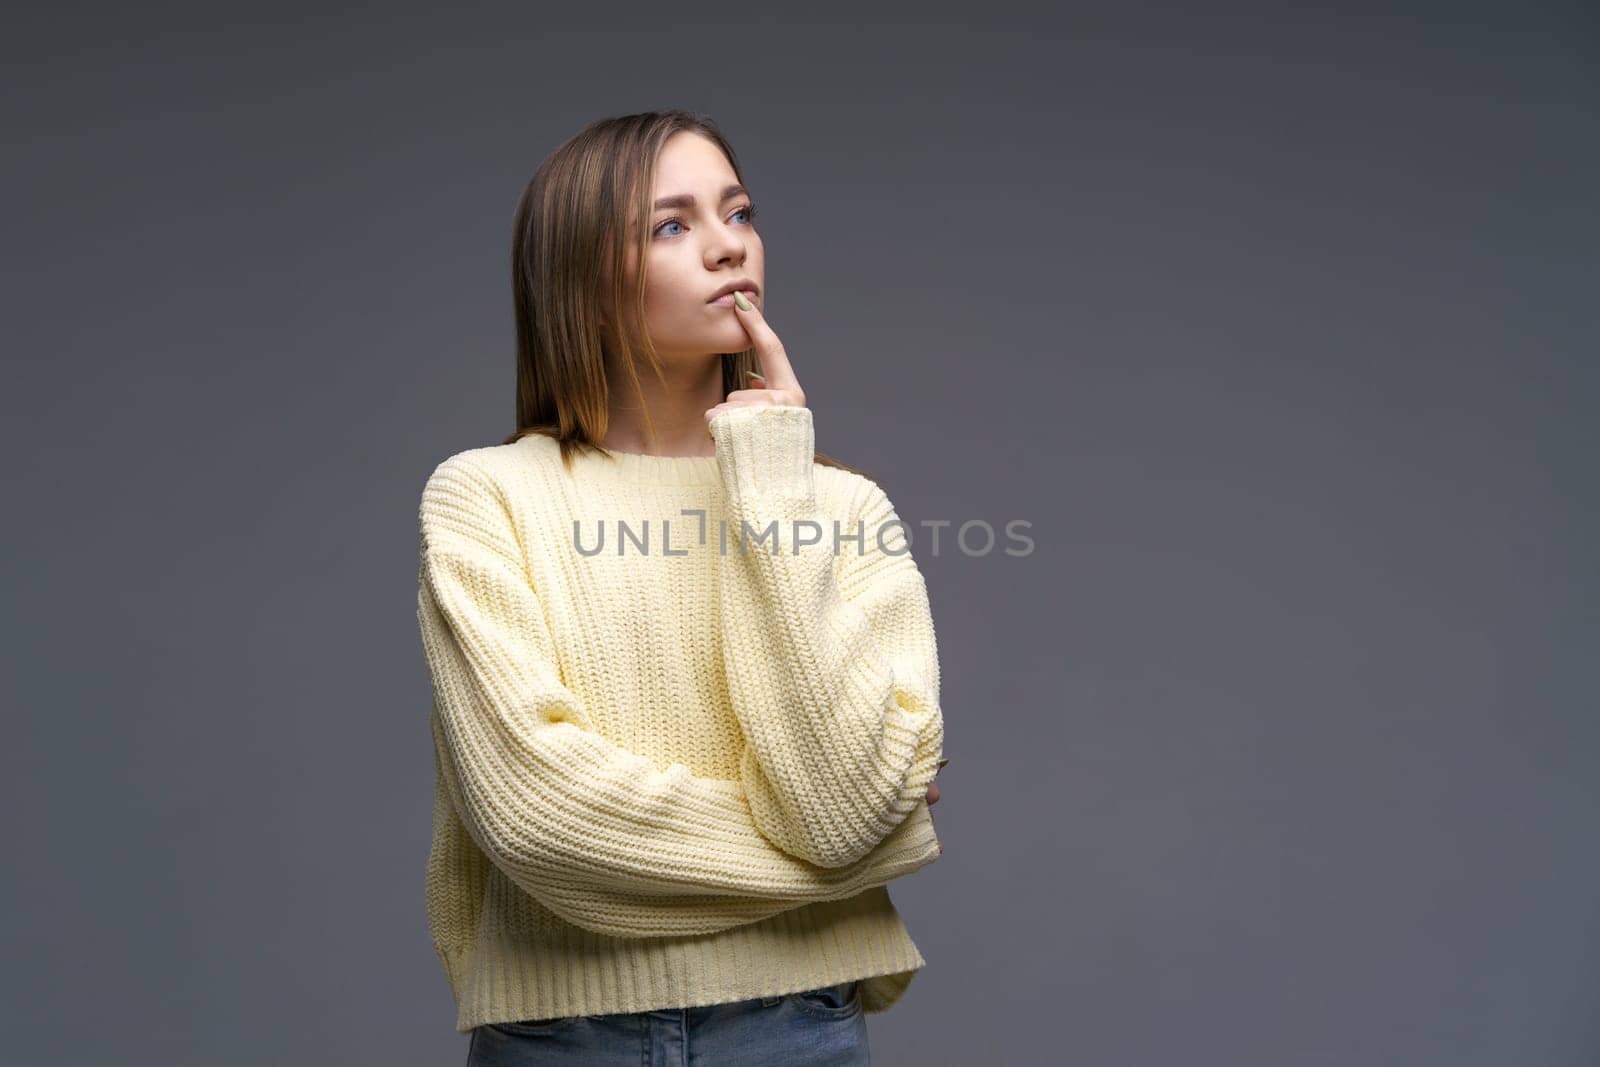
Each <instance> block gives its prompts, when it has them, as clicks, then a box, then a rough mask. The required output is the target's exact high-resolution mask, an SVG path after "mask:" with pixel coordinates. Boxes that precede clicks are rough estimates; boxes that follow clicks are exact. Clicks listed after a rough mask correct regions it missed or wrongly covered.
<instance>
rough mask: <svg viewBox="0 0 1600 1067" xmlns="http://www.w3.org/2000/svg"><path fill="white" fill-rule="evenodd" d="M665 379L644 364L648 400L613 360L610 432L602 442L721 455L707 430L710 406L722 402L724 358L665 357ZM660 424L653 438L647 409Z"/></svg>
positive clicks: (656, 452) (618, 447) (619, 448)
mask: <svg viewBox="0 0 1600 1067" xmlns="http://www.w3.org/2000/svg"><path fill="white" fill-rule="evenodd" d="M661 371H662V380H657V378H656V376H655V375H654V373H652V372H650V371H649V370H647V369H643V368H641V369H640V371H639V389H640V390H641V391H642V392H643V394H644V399H643V403H640V400H639V398H638V397H637V396H635V395H634V394H633V382H632V381H631V380H630V378H629V376H628V374H627V372H626V370H625V369H624V368H622V367H620V366H618V365H616V364H614V363H612V362H610V361H608V362H607V366H606V373H607V377H608V379H609V381H610V382H611V383H612V388H611V401H610V403H609V404H608V405H607V408H606V422H607V425H606V434H605V439H604V440H602V441H601V442H600V443H601V444H602V445H604V446H605V447H606V448H608V449H611V450H612V451H616V452H631V453H638V454H641V455H653V456H715V455H716V445H715V442H713V441H712V439H711V434H710V433H709V432H708V431H707V429H706V409H707V408H710V407H713V406H715V405H717V404H720V403H722V401H723V399H724V394H723V391H722V357H721V356H720V355H715V354H713V355H710V356H701V357H697V358H695V359H692V360H690V359H663V360H662V367H661ZM646 409H648V410H649V412H650V416H651V421H652V422H653V423H654V425H655V431H656V433H655V438H654V440H653V441H652V440H651V438H650V435H649V429H648V427H647V426H646V423H645V418H644V413H645V410H646Z"/></svg>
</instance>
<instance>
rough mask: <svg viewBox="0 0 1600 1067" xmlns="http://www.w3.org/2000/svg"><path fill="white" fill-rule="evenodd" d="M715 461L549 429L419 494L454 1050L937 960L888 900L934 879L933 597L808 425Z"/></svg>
mask: <svg viewBox="0 0 1600 1067" xmlns="http://www.w3.org/2000/svg"><path fill="white" fill-rule="evenodd" d="M711 430H712V435H713V437H714V438H715V445H716V454H715V455H714V456H649V455H644V454H639V453H624V452H618V453H613V455H611V456H605V455H601V454H597V453H591V454H587V455H582V456H578V457H576V458H575V460H574V464H573V467H572V468H571V469H570V470H569V469H568V468H566V467H565V466H564V465H563V464H562V462H561V457H560V452H559V449H558V447H557V445H556V442H555V441H553V440H551V439H550V438H547V437H544V436H540V435H534V436H529V437H525V438H523V439H521V440H519V441H517V442H515V443H513V444H509V445H495V446H490V447H485V448H475V449H469V450H467V451H464V452H460V453H457V454H456V455H453V456H451V457H449V458H448V459H446V460H445V461H444V462H442V463H440V464H439V465H438V466H437V467H436V468H435V469H434V471H433V473H432V474H431V475H430V476H429V478H428V480H427V483H426V485H425V486H424V488H423V492H422V502H421V507H420V514H419V518H420V523H421V566H420V569H419V574H418V579H419V580H418V594H417V620H418V623H419V624H420V627H421V636H422V645H423V650H424V653H425V655H426V659H427V664H428V669H429V673H430V676H431V679H432V685H433V693H434V700H433V710H432V714H431V715H430V723H431V727H432V733H433V752H434V769H435V800H434V811H433V839H432V845H431V847H430V850H429V853H428V863H427V879H426V881H427V916H428V926H429V932H430V934H431V936H432V939H433V943H434V947H435V950H436V951H437V952H438V955H439V959H440V961H441V963H442V964H443V966H444V971H445V975H446V977H447V979H448V981H449V984H450V988H451V992H452V994H453V996H454V997H455V1002H456V1008H457V1019H456V1029H457V1030H460V1031H462V1032H466V1031H469V1030H471V1029H472V1028H473V1027H474V1026H478V1025H480V1024H482V1023H490V1022H513V1021H521V1020H535V1019H547V1018H553V1017H557V1016H567V1015H599V1014H606V1013H612V1012H634V1011H647V1010H653V1009H659V1008H678V1007H694V1006H699V1005H704V1004H715V1003H722V1002H726V1001H734V1000H745V999H750V998H754V997H762V996H776V995H780V994H785V993H791V992H796V991H799V990H803V989H814V988H818V987H820V986H825V985H833V984H835V983H839V982H845V981H851V980H856V979H860V980H861V982H862V987H861V989H862V999H863V1005H864V1007H865V1009H866V1010H867V1011H868V1012H881V1011H884V1010H887V1009H888V1008H889V1007H890V1006H891V1005H892V1004H894V1003H895V1002H896V1001H897V1000H899V998H900V997H901V996H902V995H903V994H904V992H905V990H906V988H907V986H908V985H909V984H910V982H911V979H912V977H913V975H914V974H915V972H916V971H917V970H918V969H919V968H920V967H922V966H923V965H924V963H925V961H924V959H923V957H922V955H921V953H920V952H919V951H918V950H917V946H916V945H915V944H914V943H913V942H912V940H911V937H910V935H909V934H908V933H907V931H906V928H905V926H904V924H903V923H902V922H901V919H900V916H899V915H898V913H897V912H896V910H895V908H894V905H893V903H892V902H891V901H890V899H889V894H888V890H887V889H886V888H885V887H886V885H887V883H888V882H890V881H891V880H893V879H895V878H899V877H902V876H904V875H907V874H910V873H912V872H913V871H916V870H918V869H920V868H922V867H924V866H926V865H928V864H929V863H932V862H933V861H934V860H935V859H937V857H938V854H939V842H938V840H937V838H936V837H935V835H934V829H933V822H932V818H931V816H930V814H929V811H928V805H927V801H926V796H925V795H926V793H927V790H928V785H929V784H930V783H931V782H932V780H933V776H934V774H935V772H936V770H937V761H938V759H939V757H940V755H941V753H942V749H943V744H944V720H943V717H942V715H941V713H940V709H939V661H938V652H937V648H936V646H935V640H934V631H933V622H932V617H931V613H930V610H929V602H928V596H927V590H926V586H925V584H924V581H923V578H922V575H921V573H920V571H919V570H918V568H917V565H916V563H915V562H914V560H913V558H912V556H911V554H910V551H909V542H908V540H907V538H906V536H905V530H904V527H903V526H902V525H900V523H899V519H898V517H897V516H896V514H895V511H894V508H893V506H892V505H891V504H890V502H889V500H888V498H887V497H886V496H885V495H884V493H883V490H882V489H881V488H879V486H878V485H877V484H876V483H874V482H873V481H871V480H870V479H867V478H864V477H861V476H860V475H856V474H852V473H850V472H848V471H842V470H839V469H837V468H833V467H825V466H820V465H817V464H815V462H814V460H813V455H814V452H815V446H814V435H813V425H812V414H811V410H810V409H809V408H804V407H793V406H787V405H766V406H761V407H754V406H749V407H736V408H732V409H727V410H724V411H723V412H720V413H719V414H718V415H716V416H715V417H714V418H713V419H712V422H711Z"/></svg>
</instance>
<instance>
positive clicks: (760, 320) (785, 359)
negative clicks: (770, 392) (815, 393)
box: [733, 293, 800, 389]
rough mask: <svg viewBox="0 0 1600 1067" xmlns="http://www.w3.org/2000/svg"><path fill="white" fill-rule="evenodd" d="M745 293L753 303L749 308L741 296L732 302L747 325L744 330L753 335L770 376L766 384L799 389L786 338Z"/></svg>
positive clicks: (759, 358)
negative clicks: (774, 327) (773, 326)
mask: <svg viewBox="0 0 1600 1067" xmlns="http://www.w3.org/2000/svg"><path fill="white" fill-rule="evenodd" d="M743 295H744V298H745V303H747V304H749V305H750V308H749V310H748V311H747V310H745V309H744V308H742V307H740V306H739V301H738V300H735V301H734V302H733V306H734V307H735V308H736V309H737V311H738V315H739V321H740V322H741V323H742V324H743V325H744V332H745V333H747V334H749V335H750V341H751V343H752V345H753V346H754V347H755V350H756V358H757V359H758V360H760V361H761V373H762V375H763V376H764V377H765V378H766V379H767V388H768V389H799V388H800V381H799V379H798V378H796V377H795V376H794V367H792V366H790V364H789V354H788V353H787V352H785V351H784V350H783V342H782V341H780V340H778V335H777V334H775V333H773V332H772V327H771V326H768V325H767V318H766V316H765V315H763V314H762V313H761V305H760V304H757V303H756V302H755V301H754V300H752V299H750V294H749V293H745V294H743Z"/></svg>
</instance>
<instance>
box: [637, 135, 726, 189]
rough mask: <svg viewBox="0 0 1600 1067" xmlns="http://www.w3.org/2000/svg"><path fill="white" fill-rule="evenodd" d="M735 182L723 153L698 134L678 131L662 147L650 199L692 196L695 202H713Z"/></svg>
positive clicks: (657, 160)
mask: <svg viewBox="0 0 1600 1067" xmlns="http://www.w3.org/2000/svg"><path fill="white" fill-rule="evenodd" d="M737 180H738V178H737V177H736V176H735V175H734V173H733V168H732V167H730V166H729V165H728V159H727V157H726V156H724V155H723V154H722V149H720V148H718V147H717V146H716V145H715V144H714V143H712V142H711V141H709V140H707V139H706V138H704V137H702V136H701V135H700V134H698V133H692V132H690V131H687V130H681V131H679V132H678V133H675V134H673V135H672V136H671V137H669V138H667V142H666V143H665V144H664V145H662V146H661V154H660V155H659V156H658V157H657V158H656V180H655V189H654V190H653V191H652V194H651V195H652V196H655V197H660V196H672V195H674V194H677V193H692V194H694V196H695V197H696V198H697V199H700V200H704V199H706V198H707V197H708V196H709V197H710V198H711V199H712V200H713V201H714V200H715V199H716V193H717V192H719V191H720V190H721V189H722V187H723V186H724V185H731V184H733V183H734V182H735V181H737Z"/></svg>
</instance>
